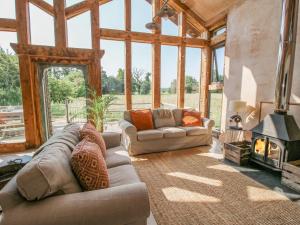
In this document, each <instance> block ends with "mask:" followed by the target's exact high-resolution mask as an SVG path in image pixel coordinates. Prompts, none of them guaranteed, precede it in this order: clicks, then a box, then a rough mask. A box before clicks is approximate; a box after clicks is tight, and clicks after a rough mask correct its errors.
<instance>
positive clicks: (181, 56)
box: [177, 12, 186, 108]
mask: <svg viewBox="0 0 300 225" xmlns="http://www.w3.org/2000/svg"><path fill="white" fill-rule="evenodd" d="M179 34H180V36H181V37H182V43H181V45H179V47H178V71H177V106H178V107H179V108H184V94H185V53H186V44H185V37H186V15H185V13H184V12H181V13H180V15H179Z"/></svg>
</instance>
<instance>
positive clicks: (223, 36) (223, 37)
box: [210, 32, 226, 47]
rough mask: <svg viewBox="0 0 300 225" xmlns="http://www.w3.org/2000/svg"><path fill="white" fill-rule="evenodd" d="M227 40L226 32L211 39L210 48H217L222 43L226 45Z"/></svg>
mask: <svg viewBox="0 0 300 225" xmlns="http://www.w3.org/2000/svg"><path fill="white" fill-rule="evenodd" d="M225 40H226V32H224V33H223V34H219V35H217V36H214V37H212V38H211V39H210V46H211V47H213V46H216V45H219V44H221V43H224V42H225Z"/></svg>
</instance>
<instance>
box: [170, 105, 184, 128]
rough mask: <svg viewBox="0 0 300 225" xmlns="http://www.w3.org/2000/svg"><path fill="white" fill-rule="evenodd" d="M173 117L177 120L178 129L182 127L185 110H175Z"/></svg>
mask: <svg viewBox="0 0 300 225" xmlns="http://www.w3.org/2000/svg"><path fill="white" fill-rule="evenodd" d="M172 112H173V116H174V119H175V124H176V127H179V126H182V112H183V109H173V110H172Z"/></svg>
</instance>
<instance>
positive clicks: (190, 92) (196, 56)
mask: <svg viewBox="0 0 300 225" xmlns="http://www.w3.org/2000/svg"><path fill="white" fill-rule="evenodd" d="M200 75H201V49H200V48H186V56H185V101H184V102H185V107H186V108H193V109H197V110H199V105H200Z"/></svg>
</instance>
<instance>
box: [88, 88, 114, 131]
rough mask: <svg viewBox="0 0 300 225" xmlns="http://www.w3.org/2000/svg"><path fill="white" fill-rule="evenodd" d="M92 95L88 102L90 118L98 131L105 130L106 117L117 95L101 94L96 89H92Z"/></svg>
mask: <svg viewBox="0 0 300 225" xmlns="http://www.w3.org/2000/svg"><path fill="white" fill-rule="evenodd" d="M90 96H91V97H90V98H89V99H88V104H87V113H88V119H89V121H90V122H92V123H93V124H94V125H95V127H96V129H97V130H98V131H100V132H103V124H104V119H105V117H106V115H107V112H108V109H109V107H110V106H111V105H112V102H113V101H114V100H115V99H116V97H115V96H112V95H102V96H99V95H97V93H96V91H90Z"/></svg>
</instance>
